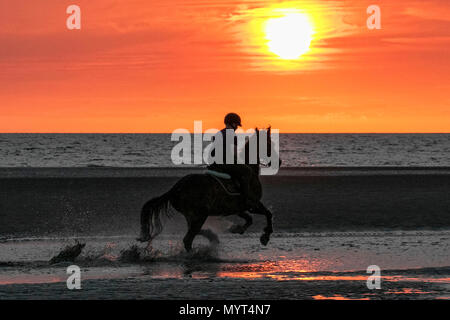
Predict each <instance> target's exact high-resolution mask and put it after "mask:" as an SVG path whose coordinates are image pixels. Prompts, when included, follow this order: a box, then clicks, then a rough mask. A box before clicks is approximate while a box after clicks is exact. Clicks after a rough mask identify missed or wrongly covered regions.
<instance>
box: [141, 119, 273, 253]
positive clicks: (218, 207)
mask: <svg viewBox="0 0 450 320" xmlns="http://www.w3.org/2000/svg"><path fill="white" fill-rule="evenodd" d="M266 131H267V135H266V136H267V154H268V156H269V157H270V154H271V152H272V143H271V141H272V140H271V136H270V127H269V128H268V129H267V130H266ZM255 135H256V139H257V144H256V145H257V148H256V152H257V154H256V163H251V162H255V161H254V159H253V161H250V144H249V142H250V141H247V142H246V144H245V147H244V150H243V152H245V155H244V159H245V160H244V163H245V165H248V166H249V167H250V168H251V170H252V173H253V174H252V178H251V179H250V181H249V192H251V193H252V199H258V201H255V202H254V204H253V205H252V207H250V208H245V209H247V211H248V212H250V213H252V214H260V215H264V216H265V217H266V221H267V224H266V226H265V228H264V229H263V234H262V235H261V237H260V242H261V244H262V245H264V246H266V245H267V243H268V242H269V240H270V235H271V233H272V232H273V226H272V213H271V212H270V210H269V209H267V208H266V207H265V206H264V205H263V204H262V202H261V198H262V186H261V182H260V180H259V175H260V156H259V145H260V144H259V139H260V137H259V136H260V134H259V130H258V128H256V129H255ZM280 163H281V161H280ZM170 207H172V208H174V209H175V210H176V211H178V212H180V213H181V214H183V216H184V217H185V218H186V221H187V225H188V231H187V233H186V235H185V236H184V238H183V243H184V247H185V249H186V251H187V252H189V251H191V249H192V242H193V240H194V238H195V236H197V235H202V236H204V237H206V238H207V239H208V240H209V241H210V242H216V243H218V242H219V239H218V237H217V236H216V235H215V234H214V233H213V232H212V231H210V230H208V229H202V226H203V224H204V223H205V221H206V219H207V218H208V216H230V215H237V216H239V217H241V218H243V219H244V220H245V224H243V225H238V226H235V227H234V228H231V230H230V231H231V232H233V233H239V234H243V233H244V232H245V231H246V230H247V229H248V227H250V225H251V224H252V222H253V220H252V217H251V216H250V215H249V214H248V213H247V212H246V210H245V209H243V206H242V200H241V199H240V194H239V193H230V192H228V191H227V190H225V187H224V185H223V183H221V182H220V181H219V180H218V178H216V177H214V176H212V175H211V174H207V173H201V174H189V175H186V176H185V177H183V178H181V179H180V180H179V181H178V182H177V183H176V184H175V185H174V186H173V187H172V188H171V189H170V190H169V191H168V192H166V193H164V194H163V195H161V196H159V197H156V198H153V199H151V200H149V201H148V202H146V203H145V204H144V206H143V207H142V210H141V235H140V238H138V239H137V240H138V241H141V242H146V241H148V242H149V243H150V242H151V241H152V240H153V239H154V238H155V237H156V236H157V235H158V234H160V233H161V232H162V229H163V226H162V223H161V216H162V215H165V216H167V217H169V218H170V216H171V214H170V212H169V209H170Z"/></svg>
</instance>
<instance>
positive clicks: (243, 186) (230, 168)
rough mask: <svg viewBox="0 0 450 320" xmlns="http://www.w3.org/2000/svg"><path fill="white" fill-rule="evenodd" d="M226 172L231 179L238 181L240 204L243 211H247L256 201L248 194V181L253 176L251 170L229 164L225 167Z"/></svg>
mask: <svg viewBox="0 0 450 320" xmlns="http://www.w3.org/2000/svg"><path fill="white" fill-rule="evenodd" d="M225 169H226V170H227V172H228V173H229V174H230V175H231V176H232V177H233V179H235V180H237V181H239V185H240V193H241V203H242V206H243V210H245V209H248V208H249V207H252V206H254V205H255V204H256V200H254V199H252V198H251V193H250V190H249V189H250V179H251V177H252V175H253V172H252V169H251V168H250V167H249V166H246V165H245V164H231V165H227V166H226V167H225Z"/></svg>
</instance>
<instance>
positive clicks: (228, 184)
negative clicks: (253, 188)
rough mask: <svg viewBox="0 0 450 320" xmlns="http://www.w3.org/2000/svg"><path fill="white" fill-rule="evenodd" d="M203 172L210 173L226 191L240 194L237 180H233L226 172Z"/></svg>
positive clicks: (234, 194)
mask: <svg viewBox="0 0 450 320" xmlns="http://www.w3.org/2000/svg"><path fill="white" fill-rule="evenodd" d="M205 174H207V175H210V176H211V177H213V178H214V179H216V181H217V182H219V184H220V185H221V186H222V188H223V189H224V190H225V192H226V193H228V194H229V195H232V196H238V195H240V191H239V190H240V188H239V182H237V181H234V180H233V179H232V178H231V176H230V175H229V174H228V173H223V172H219V171H215V170H210V169H208V170H206V171H205Z"/></svg>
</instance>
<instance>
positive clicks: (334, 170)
mask: <svg viewBox="0 0 450 320" xmlns="http://www.w3.org/2000/svg"><path fill="white" fill-rule="evenodd" d="M205 169H206V167H100V166H98V167H0V179H7V178H108V177H111V178H152V177H168V178H172V177H182V176H184V175H186V174H192V173H202V172H203V171H204V170H205ZM368 175H385V176H386V175H450V167H394V166H386V167H281V168H280V170H279V172H278V173H277V174H276V175H273V176H263V178H271V177H286V176H300V177H301V176H368Z"/></svg>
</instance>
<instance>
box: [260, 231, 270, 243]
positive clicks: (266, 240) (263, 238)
mask: <svg viewBox="0 0 450 320" xmlns="http://www.w3.org/2000/svg"><path fill="white" fill-rule="evenodd" d="M269 240H270V235H269V234H267V233H264V234H263V235H262V236H261V238H259V241H261V244H262V245H263V246H266V245H267V243H269Z"/></svg>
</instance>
